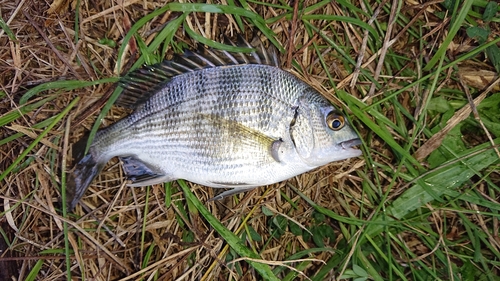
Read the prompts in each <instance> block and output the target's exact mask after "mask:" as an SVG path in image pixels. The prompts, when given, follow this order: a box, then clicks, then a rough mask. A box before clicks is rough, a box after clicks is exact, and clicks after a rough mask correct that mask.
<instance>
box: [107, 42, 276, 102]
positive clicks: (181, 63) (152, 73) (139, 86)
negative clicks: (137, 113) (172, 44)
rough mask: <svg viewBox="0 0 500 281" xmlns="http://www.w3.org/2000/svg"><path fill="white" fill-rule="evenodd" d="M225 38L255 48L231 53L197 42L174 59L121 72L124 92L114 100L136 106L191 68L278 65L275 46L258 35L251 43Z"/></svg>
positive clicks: (241, 45)
mask: <svg viewBox="0 0 500 281" xmlns="http://www.w3.org/2000/svg"><path fill="white" fill-rule="evenodd" d="M226 41H227V42H228V43H227V44H229V45H233V46H235V47H247V48H252V49H254V51H252V52H250V53H232V52H228V51H224V50H218V49H213V48H206V47H203V46H200V47H199V48H198V50H197V51H196V52H192V51H189V50H186V51H184V54H182V55H175V56H174V59H173V60H164V61H163V62H161V63H158V64H155V65H150V66H145V67H142V68H140V69H138V70H135V71H132V72H131V73H129V74H127V75H126V76H124V77H123V78H122V79H121V80H120V82H119V85H120V86H121V87H122V88H123V92H122V93H121V95H120V97H119V98H118V100H117V101H116V102H115V104H116V105H119V106H122V107H127V108H136V107H137V106H139V105H140V104H142V103H144V102H145V101H146V100H148V99H149V98H150V97H151V96H152V95H154V94H155V93H156V92H158V91H159V90H161V89H162V88H163V87H164V86H165V84H166V83H168V82H169V81H170V79H172V78H173V77H175V76H177V75H181V74H184V73H187V72H191V71H198V70H202V69H206V68H212V67H218V66H226V65H242V64H264V65H271V66H275V67H279V66H280V65H279V59H278V54H277V50H276V49H275V48H274V46H272V45H271V46H270V47H269V48H265V47H264V44H263V43H262V41H261V40H260V39H259V38H258V37H254V40H252V43H249V42H248V41H247V40H245V39H244V38H243V37H242V36H238V43H234V42H232V41H230V40H227V39H226Z"/></svg>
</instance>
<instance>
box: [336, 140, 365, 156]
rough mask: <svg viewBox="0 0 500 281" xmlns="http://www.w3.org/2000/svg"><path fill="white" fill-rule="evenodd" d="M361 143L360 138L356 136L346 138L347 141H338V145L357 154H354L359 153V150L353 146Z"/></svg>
mask: <svg viewBox="0 0 500 281" xmlns="http://www.w3.org/2000/svg"><path fill="white" fill-rule="evenodd" d="M361 144H362V142H361V139H358V138H355V139H352V140H348V141H343V142H341V143H339V145H340V146H341V147H342V149H343V150H347V151H350V152H353V153H355V154H357V155H356V156H359V155H361V150H359V149H357V148H355V146H357V145H361Z"/></svg>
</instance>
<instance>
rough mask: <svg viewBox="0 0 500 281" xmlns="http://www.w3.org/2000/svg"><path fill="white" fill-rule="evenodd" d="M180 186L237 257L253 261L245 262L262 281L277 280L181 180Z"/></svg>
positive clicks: (268, 268)
mask: <svg viewBox="0 0 500 281" xmlns="http://www.w3.org/2000/svg"><path fill="white" fill-rule="evenodd" d="M177 182H178V183H179V185H180V186H181V188H182V190H183V191H184V194H185V196H186V199H187V200H189V201H191V202H192V204H193V205H194V206H195V207H196V208H197V209H198V211H200V213H201V214H202V215H203V217H205V219H206V220H207V221H208V223H209V224H210V225H211V226H212V227H213V228H214V229H215V230H216V231H217V232H218V233H219V234H220V235H221V236H222V238H224V240H225V241H226V242H227V243H228V244H229V246H231V248H232V249H234V250H235V251H236V252H237V253H238V255H240V256H241V257H244V258H245V257H246V258H250V259H253V260H247V262H248V263H249V264H250V265H251V266H252V267H253V268H254V269H255V270H256V271H257V272H258V273H259V274H260V275H261V276H262V278H263V279H264V280H272V281H278V280H279V279H278V278H277V277H276V275H274V273H273V272H272V271H271V268H270V267H269V265H267V264H263V263H259V262H257V261H255V260H260V259H261V257H259V255H257V254H256V253H254V252H253V251H252V250H251V249H249V248H247V247H246V246H245V245H244V244H243V243H242V241H241V239H240V238H239V237H238V236H236V235H234V233H233V232H231V231H230V230H229V229H227V228H226V227H225V226H224V225H223V224H221V223H220V221H219V220H218V219H217V218H216V217H214V216H213V215H212V213H210V211H208V210H207V208H206V207H205V206H204V205H203V203H201V202H200V200H198V198H196V196H195V195H194V194H193V193H192V192H191V190H190V189H189V187H188V186H187V184H186V183H185V182H184V181H183V180H177Z"/></svg>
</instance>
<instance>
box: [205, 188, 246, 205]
mask: <svg viewBox="0 0 500 281" xmlns="http://www.w3.org/2000/svg"><path fill="white" fill-rule="evenodd" d="M252 189H255V186H254V187H246V188H241V187H239V188H238V187H236V188H233V189H230V190H226V191H224V192H222V193H221V194H218V195H216V196H215V197H213V198H210V199H208V201H207V202H210V201H215V200H221V199H222V198H224V197H227V196H231V195H235V194H238V193H242V192H246V191H250V190H252Z"/></svg>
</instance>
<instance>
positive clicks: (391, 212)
mask: <svg viewBox="0 0 500 281" xmlns="http://www.w3.org/2000/svg"><path fill="white" fill-rule="evenodd" d="M495 143H496V144H499V143H500V139H496V140H495ZM490 146H491V145H490V144H489V143H486V144H483V145H480V146H477V147H475V148H474V149H471V150H469V151H467V152H465V153H463V154H462V155H461V156H460V157H465V159H464V160H462V161H454V162H451V163H450V164H448V165H443V166H442V167H441V168H438V169H435V170H434V171H432V172H431V173H429V174H426V175H425V176H423V177H422V178H421V181H420V182H422V183H424V184H426V185H427V188H431V189H432V190H433V191H434V193H435V194H437V195H439V196H442V195H443V194H445V192H446V191H447V190H453V189H456V188H458V187H460V186H461V185H463V184H464V182H466V181H467V180H469V179H470V178H471V177H472V176H474V175H475V174H476V171H480V170H483V169H485V168H486V167H488V166H490V165H492V164H494V163H496V162H498V161H499V160H500V159H499V158H498V155H497V154H496V153H495V151H494V150H493V149H487V150H485V148H488V147H490ZM479 152H480V153H479ZM432 199H433V197H432V195H430V194H429V193H428V192H427V191H426V187H424V186H422V185H421V184H415V185H413V186H412V187H410V188H409V189H408V190H407V191H405V192H404V193H403V194H402V195H401V196H399V197H398V198H397V199H396V200H394V202H392V204H391V205H390V206H388V207H387V208H386V212H385V213H386V214H387V216H386V215H383V216H379V217H377V218H375V219H374V220H372V222H376V223H380V224H379V225H370V226H369V227H367V230H366V232H365V233H366V234H367V235H369V236H371V237H374V236H376V235H378V234H380V233H381V232H382V231H383V227H384V225H386V224H387V223H388V222H390V221H394V220H395V219H403V218H404V217H405V215H406V214H408V213H410V212H412V211H414V210H416V209H417V208H420V207H422V206H423V205H425V204H426V203H428V202H430V201H431V200H432Z"/></svg>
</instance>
